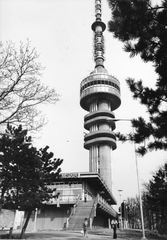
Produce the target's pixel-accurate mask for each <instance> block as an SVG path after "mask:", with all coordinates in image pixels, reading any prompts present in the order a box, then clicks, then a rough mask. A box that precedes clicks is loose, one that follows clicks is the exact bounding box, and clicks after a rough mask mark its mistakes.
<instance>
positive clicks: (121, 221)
mask: <svg viewBox="0 0 167 240" xmlns="http://www.w3.org/2000/svg"><path fill="white" fill-rule="evenodd" d="M122 191H123V190H118V192H119V196H120V213H121V215H120V222H121V230H122V229H123V228H122V227H123V226H122V206H121V192H122Z"/></svg>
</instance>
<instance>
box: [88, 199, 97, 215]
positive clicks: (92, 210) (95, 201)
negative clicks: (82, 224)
mask: <svg viewBox="0 0 167 240" xmlns="http://www.w3.org/2000/svg"><path fill="white" fill-rule="evenodd" d="M97 203H98V197H97V196H96V197H95V199H94V201H93V206H92V209H91V212H90V216H89V219H90V218H92V219H93V218H94V209H95V206H96V205H97Z"/></svg>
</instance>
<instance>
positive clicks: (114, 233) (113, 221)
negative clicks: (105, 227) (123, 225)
mask: <svg viewBox="0 0 167 240" xmlns="http://www.w3.org/2000/svg"><path fill="white" fill-rule="evenodd" d="M111 226H112V229H113V238H114V239H116V238H117V227H118V222H117V220H116V219H113V220H112V221H111Z"/></svg>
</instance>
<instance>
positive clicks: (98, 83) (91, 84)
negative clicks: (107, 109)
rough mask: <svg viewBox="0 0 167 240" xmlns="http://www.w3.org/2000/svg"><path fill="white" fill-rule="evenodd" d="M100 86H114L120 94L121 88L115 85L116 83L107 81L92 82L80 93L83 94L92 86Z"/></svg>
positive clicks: (83, 87)
mask: <svg viewBox="0 0 167 240" xmlns="http://www.w3.org/2000/svg"><path fill="white" fill-rule="evenodd" d="M100 84H101V85H107V86H112V87H114V88H116V89H117V90H118V91H119V92H120V87H119V86H118V85H117V84H115V83H114V82H111V81H106V80H99V81H98V80H95V81H91V82H88V83H86V84H85V85H83V86H82V87H81V89H80V93H82V91H83V90H84V89H85V88H87V87H90V86H93V85H100Z"/></svg>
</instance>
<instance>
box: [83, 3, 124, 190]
mask: <svg viewBox="0 0 167 240" xmlns="http://www.w3.org/2000/svg"><path fill="white" fill-rule="evenodd" d="M95 17H96V21H95V22H94V23H93V24H92V30H93V31H94V61H95V69H94V71H93V72H91V73H90V75H89V76H88V77H86V78H85V79H83V80H82V82H81V84H80V105H81V107H82V108H83V109H84V110H86V111H88V112H89V113H88V114H87V115H86V116H85V118H84V127H85V129H86V130H88V134H86V135H85V137H84V148H86V149H88V150H89V171H90V172H98V173H99V174H100V175H101V177H102V178H103V180H104V181H105V182H106V184H107V185H108V187H109V188H110V190H111V189H112V179H111V150H114V149H116V138H115V134H114V132H113V130H114V129H115V122H114V121H113V122H108V121H107V120H108V118H111V119H112V118H114V117H115V116H114V113H113V111H114V110H115V109H117V108H118V107H119V106H120V104H121V99H120V83H119V81H118V80H117V79H116V78H115V77H113V76H112V75H109V74H108V72H107V70H106V69H105V68H104V60H105V58H104V37H103V32H104V30H105V28H106V25H105V24H104V23H103V22H102V21H101V0H95Z"/></svg>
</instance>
